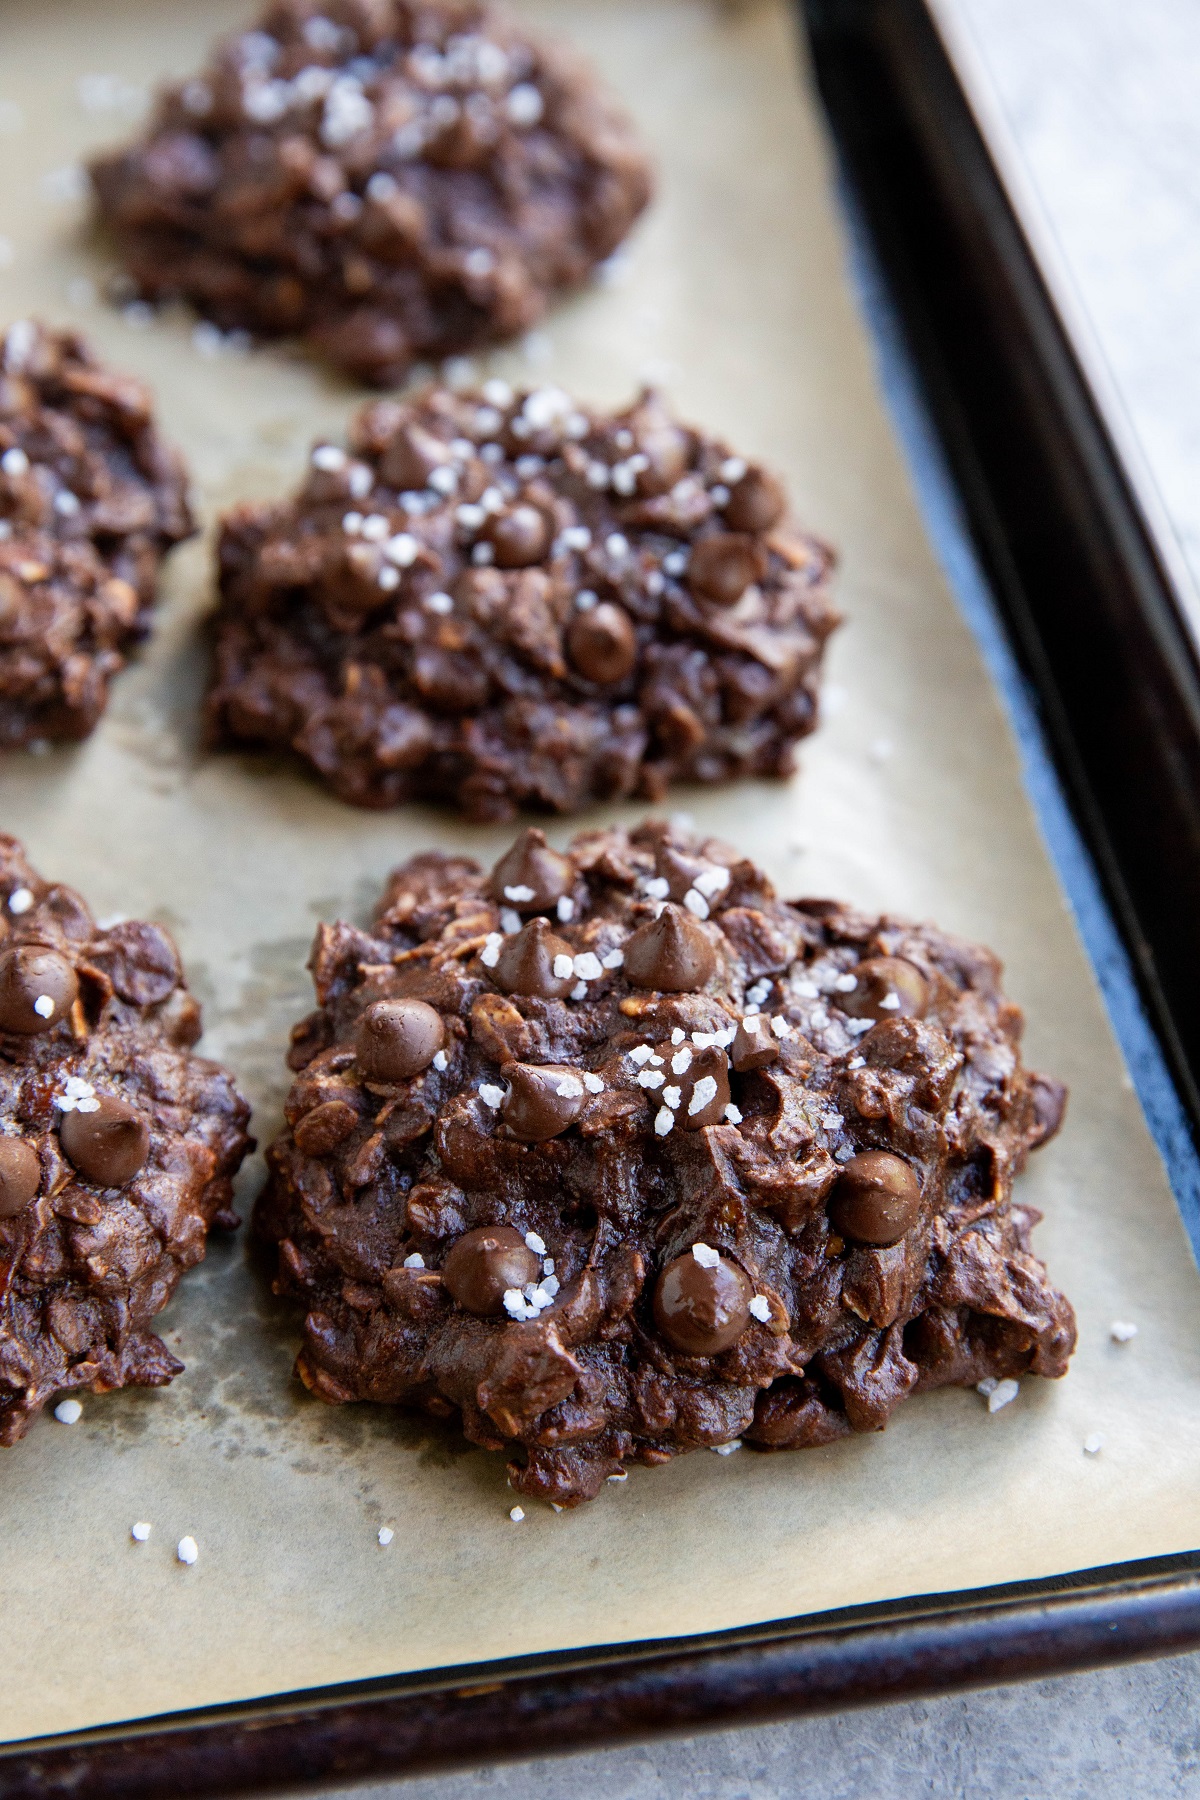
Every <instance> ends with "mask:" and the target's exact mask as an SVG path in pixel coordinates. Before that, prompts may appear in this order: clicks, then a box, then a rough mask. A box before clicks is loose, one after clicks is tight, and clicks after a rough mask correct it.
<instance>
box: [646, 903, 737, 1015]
mask: <svg viewBox="0 0 1200 1800" xmlns="http://www.w3.org/2000/svg"><path fill="white" fill-rule="evenodd" d="M716 966H717V958H716V953H715V951H714V950H713V947H712V945H711V944H710V943H709V941H708V939H707V937H706V936H705V935H704V931H703V929H702V927H701V926H700V924H699V923H698V922H697V920H695V919H694V918H693V917H692V915H691V913H689V912H684V911H683V909H682V908H681V907H678V906H664V907H663V909H662V911H661V912H660V913H659V915H658V917H657V919H651V920H649V921H648V922H647V923H646V924H645V925H639V927H638V929H637V930H636V931H635V932H634V934H633V936H632V937H631V938H629V939H628V941H627V942H626V944H625V974H626V976H627V977H628V979H629V980H630V981H631V982H632V983H633V985H634V986H635V987H642V988H656V989H657V990H658V992H659V993H665V994H691V993H695V991H696V990H697V989H698V988H702V987H704V985H705V983H706V982H708V981H710V980H711V979H712V974H713V971H714V969H715V968H716Z"/></svg>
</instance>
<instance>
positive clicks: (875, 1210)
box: [829, 1150, 921, 1249]
mask: <svg viewBox="0 0 1200 1800" xmlns="http://www.w3.org/2000/svg"><path fill="white" fill-rule="evenodd" d="M920 1211H921V1184H920V1182H919V1181H918V1179H917V1176H916V1173H915V1171H914V1170H913V1168H912V1165H911V1164H910V1163H906V1162H905V1160H904V1158H903V1157H902V1156H893V1155H892V1154H891V1153H890V1152H889V1151H887V1150H863V1151H860V1153H859V1154H858V1155H857V1156H852V1157H851V1158H850V1160H849V1162H847V1163H843V1165H842V1172H841V1175H840V1176H839V1177H838V1180H837V1185H836V1186H835V1187H834V1190H833V1193H832V1195H831V1196H830V1200H829V1219H830V1223H831V1224H832V1225H833V1226H834V1228H835V1229H836V1230H837V1231H839V1232H840V1233H841V1235H842V1236H843V1237H844V1238H849V1239H850V1240H851V1242H852V1243H855V1244H873V1245H875V1246H876V1247H877V1248H879V1249H886V1248H887V1246H888V1245H889V1244H898V1243H899V1242H900V1239H901V1238H902V1237H903V1236H904V1235H905V1233H906V1232H909V1231H911V1230H912V1228H913V1226H914V1225H915V1224H916V1222H917V1218H918V1216H919V1214H920Z"/></svg>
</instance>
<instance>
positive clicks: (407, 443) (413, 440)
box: [379, 424, 449, 490]
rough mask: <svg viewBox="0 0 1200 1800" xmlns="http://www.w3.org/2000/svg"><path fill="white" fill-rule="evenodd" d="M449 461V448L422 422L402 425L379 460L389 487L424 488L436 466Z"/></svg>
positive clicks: (381, 473) (381, 471)
mask: <svg viewBox="0 0 1200 1800" xmlns="http://www.w3.org/2000/svg"><path fill="white" fill-rule="evenodd" d="M448 462H449V448H448V446H447V445H446V444H444V443H443V442H442V440H441V438H439V437H435V436H434V435H433V433H432V432H431V431H425V430H423V429H422V427H421V426H420V425H416V424H408V425H402V426H401V427H400V429H399V430H398V431H397V432H396V433H395V435H394V436H393V437H392V438H391V440H390V441H389V443H388V446H387V449H386V450H385V451H384V453H383V455H382V457H381V458H380V461H379V473H380V476H381V478H382V479H383V481H384V482H386V484H387V486H388V487H392V488H398V489H401V490H403V489H405V488H410V489H411V488H423V487H424V486H425V483H426V482H427V481H428V480H429V477H430V476H431V475H432V474H433V471H434V470H435V469H440V468H441V466H442V464H443V463H448Z"/></svg>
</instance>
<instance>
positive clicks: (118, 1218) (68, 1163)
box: [0, 837, 253, 1444]
mask: <svg viewBox="0 0 1200 1800" xmlns="http://www.w3.org/2000/svg"><path fill="white" fill-rule="evenodd" d="M199 1035H200V1008H199V1007H198V1006H197V1004H196V1002H195V1000H193V999H192V996H191V995H190V994H189V993H188V990H187V987H186V985H185V983H184V979H183V972H182V970H181V969H180V966H179V957H178V954H177V952H176V949H175V946H174V944H173V943H172V942H171V939H170V938H169V937H168V936H167V934H166V932H165V931H164V930H163V929H162V928H161V926H158V925H147V924H143V923H141V922H139V921H137V920H133V919H128V920H124V921H122V922H121V923H120V924H114V925H110V926H101V925H97V924H96V922H95V920H94V919H93V918H92V916H91V914H90V913H89V911H88V909H87V907H86V906H85V905H84V903H83V901H82V900H81V899H80V897H79V895H78V894H76V893H74V892H73V891H72V889H70V888H68V887H61V886H58V885H51V884H50V883H49V882H46V881H43V880H42V878H41V876H40V875H38V874H37V873H36V872H35V871H34V870H33V869H32V868H31V867H30V865H29V863H28V862H27V861H26V860H25V855H24V852H23V851H22V849H21V846H20V844H18V843H17V841H16V839H15V838H11V837H0V1268H2V1269H3V1272H4V1292H3V1300H2V1301H0V1444H13V1443H15V1442H16V1441H17V1439H18V1438H19V1437H22V1436H23V1435H24V1433H25V1431H26V1429H27V1428H28V1425H29V1422H30V1420H31V1419H33V1418H34V1417H35V1416H36V1415H37V1414H38V1413H39V1412H40V1411H41V1409H42V1407H43V1406H44V1405H45V1404H46V1402H47V1400H49V1399H50V1398H51V1397H52V1396H53V1395H55V1394H60V1393H64V1392H71V1391H77V1390H80V1389H84V1388H88V1389H90V1390H91V1391H92V1392H93V1393H97V1394H103V1393H108V1392H110V1391H111V1390H112V1389H113V1388H120V1387H129V1386H134V1387H162V1386H164V1385H165V1384H166V1383H167V1382H169V1381H170V1380H171V1379H172V1378H173V1377H174V1376H175V1375H178V1374H179V1372H180V1370H181V1369H182V1367H183V1364H182V1363H180V1362H178V1361H177V1360H176V1359H175V1357H174V1356H172V1355H171V1353H170V1351H169V1350H168V1349H167V1347H166V1345H165V1344H164V1343H163V1342H162V1341H161V1340H160V1339H159V1338H157V1337H156V1336H155V1335H154V1333H153V1331H152V1330H151V1329H150V1323H151V1320H152V1319H153V1318H154V1316H155V1314H156V1313H159V1312H161V1311H162V1309H163V1307H164V1306H165V1305H166V1304H167V1301H168V1300H169V1299H170V1298H171V1295H172V1294H173V1293H174V1291H175V1288H176V1286H177V1285H178V1282H179V1278H180V1276H181V1275H182V1274H183V1272H184V1270H185V1269H190V1268H191V1267H192V1265H193V1264H194V1263H198V1262H199V1261H200V1260H201V1258H202V1257H203V1255H204V1248H205V1239H206V1237H207V1235H208V1232H209V1230H210V1228H211V1227H213V1226H218V1227H232V1226H234V1225H236V1224H237V1222H238V1221H237V1217H236V1215H235V1214H234V1213H233V1212H232V1211H231V1210H230V1199H231V1191H232V1190H231V1183H232V1178H233V1176H234V1175H235V1174H236V1173H237V1170H238V1167H239V1165H240V1163H241V1161H242V1158H243V1157H244V1156H245V1155H246V1152H247V1151H248V1150H250V1149H251V1148H252V1147H253V1139H252V1138H250V1137H248V1136H247V1135H246V1123H247V1121H248V1119H249V1116H250V1108H249V1107H248V1106H247V1104H246V1102H245V1101H244V1100H243V1099H242V1097H241V1095H240V1094H239V1093H238V1091H237V1089H236V1087H235V1086H234V1084H233V1080H232V1078H231V1077H230V1075H229V1074H228V1073H227V1072H226V1071H225V1070H224V1069H222V1068H220V1067H218V1065H217V1064H216V1063H213V1062H207V1061H206V1060H205V1059H204V1058H203V1057H199V1056H194V1055H193V1054H192V1045H193V1044H194V1043H195V1042H196V1039H197V1038H198V1037H199Z"/></svg>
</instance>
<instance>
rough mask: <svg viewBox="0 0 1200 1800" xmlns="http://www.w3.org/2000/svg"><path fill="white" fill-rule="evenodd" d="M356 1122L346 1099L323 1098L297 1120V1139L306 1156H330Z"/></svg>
mask: <svg viewBox="0 0 1200 1800" xmlns="http://www.w3.org/2000/svg"><path fill="white" fill-rule="evenodd" d="M357 1124H358V1113H357V1111H356V1110H355V1108H354V1107H353V1106H351V1105H350V1103H349V1101H348V1100H323V1101H322V1102H321V1104H320V1106H314V1107H313V1109H312V1111H311V1112H306V1113H305V1115H304V1117H303V1118H302V1119H299V1120H297V1123H296V1134H295V1135H296V1142H297V1144H298V1145H299V1146H300V1148H301V1150H303V1152H304V1154H305V1156H332V1155H333V1152H334V1151H335V1150H336V1149H337V1147H338V1145H339V1144H344V1143H345V1141H346V1139H347V1138H348V1137H349V1136H350V1134H351V1132H352V1131H353V1130H354V1129H355V1127H356V1126H357Z"/></svg>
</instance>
